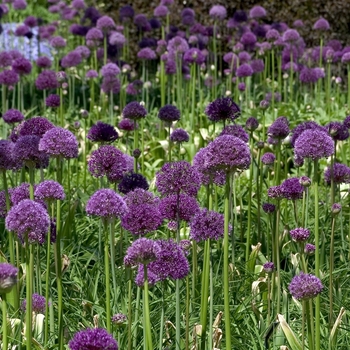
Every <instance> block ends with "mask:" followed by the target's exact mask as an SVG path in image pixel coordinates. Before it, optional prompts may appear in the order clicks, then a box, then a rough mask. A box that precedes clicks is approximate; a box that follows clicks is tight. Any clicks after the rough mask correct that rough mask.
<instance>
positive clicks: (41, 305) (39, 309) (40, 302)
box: [21, 293, 46, 314]
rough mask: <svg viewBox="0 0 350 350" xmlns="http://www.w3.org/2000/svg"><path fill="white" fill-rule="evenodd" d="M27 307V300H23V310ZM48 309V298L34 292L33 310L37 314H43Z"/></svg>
mask: <svg viewBox="0 0 350 350" xmlns="http://www.w3.org/2000/svg"><path fill="white" fill-rule="evenodd" d="M26 308H27V300H23V302H22V304H21V310H22V311H26ZM45 309H46V299H45V297H43V296H42V295H40V294H37V293H33V294H32V310H33V312H35V313H36V314H39V313H40V314H43V313H45Z"/></svg>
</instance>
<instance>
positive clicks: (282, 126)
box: [267, 117, 290, 140]
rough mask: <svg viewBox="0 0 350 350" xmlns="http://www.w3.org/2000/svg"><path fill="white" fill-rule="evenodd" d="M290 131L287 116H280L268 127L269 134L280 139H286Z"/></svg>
mask: <svg viewBox="0 0 350 350" xmlns="http://www.w3.org/2000/svg"><path fill="white" fill-rule="evenodd" d="M289 132H290V130H289V125H288V120H287V119H286V118H285V117H278V118H277V119H276V120H275V121H274V122H273V123H272V124H271V126H269V128H268V129H267V135H268V136H270V137H272V138H274V139H278V140H282V139H285V138H286V137H287V136H288V135H289Z"/></svg>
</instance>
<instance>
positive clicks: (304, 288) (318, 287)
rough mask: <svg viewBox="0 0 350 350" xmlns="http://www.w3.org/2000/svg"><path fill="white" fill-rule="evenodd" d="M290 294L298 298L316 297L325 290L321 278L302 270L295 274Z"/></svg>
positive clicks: (289, 287) (290, 286)
mask: <svg viewBox="0 0 350 350" xmlns="http://www.w3.org/2000/svg"><path fill="white" fill-rule="evenodd" d="M288 289H289V292H290V294H292V296H293V298H295V299H298V300H308V299H312V298H315V297H316V296H317V295H318V294H320V293H321V292H322V290H323V285H322V283H321V280H320V279H319V278H317V277H316V276H314V275H311V274H306V273H303V272H301V273H300V275H297V276H294V277H293V279H292V282H291V283H290V284H289V286H288Z"/></svg>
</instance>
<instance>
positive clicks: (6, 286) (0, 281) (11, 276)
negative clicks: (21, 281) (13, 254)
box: [0, 262, 18, 295]
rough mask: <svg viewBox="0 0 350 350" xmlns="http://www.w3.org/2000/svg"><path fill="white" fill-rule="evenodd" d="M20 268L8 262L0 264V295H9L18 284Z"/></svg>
mask: <svg viewBox="0 0 350 350" xmlns="http://www.w3.org/2000/svg"><path fill="white" fill-rule="evenodd" d="M17 274H18V268H17V267H14V266H13V265H11V264H8V263H6V262H4V263H0V295H3V294H6V293H9V292H10V291H11V289H12V288H13V287H14V286H15V284H16V283H17Z"/></svg>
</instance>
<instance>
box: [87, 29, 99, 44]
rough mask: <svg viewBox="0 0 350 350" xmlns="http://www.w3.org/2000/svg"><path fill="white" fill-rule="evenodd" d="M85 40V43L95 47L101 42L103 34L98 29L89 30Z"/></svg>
mask: <svg viewBox="0 0 350 350" xmlns="http://www.w3.org/2000/svg"><path fill="white" fill-rule="evenodd" d="M85 38H86V41H87V42H88V41H89V42H90V43H91V44H93V45H96V44H98V43H99V42H101V41H102V40H103V33H102V31H101V30H100V29H98V28H91V29H90V30H89V31H88V32H87V33H86V36H85Z"/></svg>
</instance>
